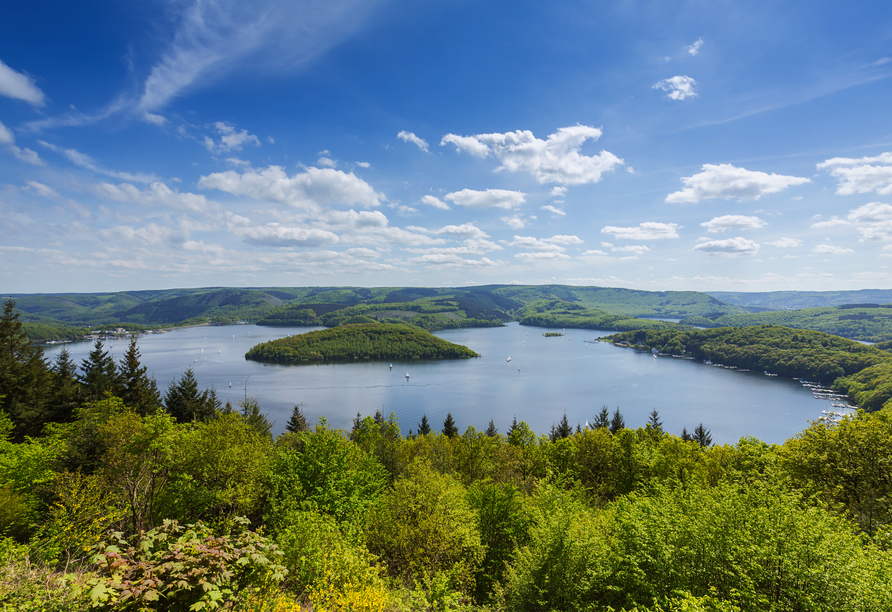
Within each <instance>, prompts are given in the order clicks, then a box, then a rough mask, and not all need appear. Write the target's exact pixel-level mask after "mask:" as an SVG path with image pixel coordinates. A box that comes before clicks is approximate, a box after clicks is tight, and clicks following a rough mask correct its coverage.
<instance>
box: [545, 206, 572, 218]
mask: <svg viewBox="0 0 892 612" xmlns="http://www.w3.org/2000/svg"><path fill="white" fill-rule="evenodd" d="M539 210H545V211H548V212H550V213H551V214H552V215H554V216H555V217H563V216H565V215H566V214H567V213H565V212H564V211H563V210H561V209H560V208H558V207H557V206H552V205H551V204H546V205H545V206H540V207H539Z"/></svg>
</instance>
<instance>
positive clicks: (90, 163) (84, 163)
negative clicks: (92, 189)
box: [37, 140, 157, 183]
mask: <svg viewBox="0 0 892 612" xmlns="http://www.w3.org/2000/svg"><path fill="white" fill-rule="evenodd" d="M37 142H39V143H40V144H41V145H43V146H44V147H46V148H47V149H49V150H50V151H53V152H55V153H59V154H60V155H64V156H65V157H66V158H68V161H70V162H71V163H72V164H74V165H75V166H80V167H81V168H84V169H86V170H90V171H92V172H95V173H96V174H103V175H105V176H110V177H112V178H116V179H121V180H122V181H133V182H136V183H151V182H152V181H155V180H157V178H156V177H155V176H154V175H152V174H133V173H130V172H117V171H115V170H108V169H106V168H102V167H100V166H99V165H98V164H97V163H96V160H95V159H93V158H92V157H90V156H89V155H87V154H86V153H81V152H80V151H78V150H76V149H63V148H62V147H57V146H56V145H53V144H50V143H48V142H45V141H43V140H38V141H37Z"/></svg>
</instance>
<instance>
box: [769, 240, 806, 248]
mask: <svg viewBox="0 0 892 612" xmlns="http://www.w3.org/2000/svg"><path fill="white" fill-rule="evenodd" d="M765 244H770V245H771V246H775V247H778V248H781V249H788V248H791V247H798V246H802V241H801V240H799V239H798V238H779V239H777V240H775V241H774V242H766V243H765Z"/></svg>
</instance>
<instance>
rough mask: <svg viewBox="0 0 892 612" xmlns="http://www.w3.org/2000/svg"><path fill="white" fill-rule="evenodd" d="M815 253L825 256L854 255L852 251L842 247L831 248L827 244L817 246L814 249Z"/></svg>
mask: <svg viewBox="0 0 892 612" xmlns="http://www.w3.org/2000/svg"><path fill="white" fill-rule="evenodd" d="M814 252H815V253H822V254H825V255H845V254H847V253H854V252H855V251H853V250H852V249H844V248H843V247H838V246H832V245H829V244H819V245H818V246H816V247H815V248H814Z"/></svg>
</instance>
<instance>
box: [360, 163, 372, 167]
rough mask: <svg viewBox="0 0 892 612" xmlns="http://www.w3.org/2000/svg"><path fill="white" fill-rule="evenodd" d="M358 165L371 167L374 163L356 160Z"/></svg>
mask: <svg viewBox="0 0 892 612" xmlns="http://www.w3.org/2000/svg"><path fill="white" fill-rule="evenodd" d="M356 165H357V166H359V167H360V168H371V167H372V164H370V163H369V162H356Z"/></svg>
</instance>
